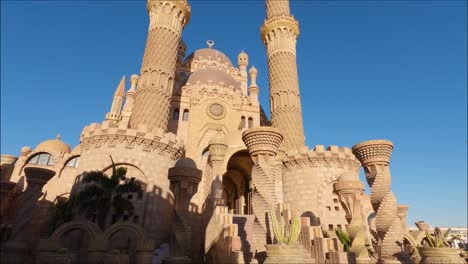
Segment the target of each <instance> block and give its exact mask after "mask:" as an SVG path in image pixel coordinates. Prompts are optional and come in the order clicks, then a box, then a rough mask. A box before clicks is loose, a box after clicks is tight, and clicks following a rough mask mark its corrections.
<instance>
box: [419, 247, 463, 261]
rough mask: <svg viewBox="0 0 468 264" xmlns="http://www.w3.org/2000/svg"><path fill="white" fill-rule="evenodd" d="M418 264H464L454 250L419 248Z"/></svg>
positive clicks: (456, 250)
mask: <svg viewBox="0 0 468 264" xmlns="http://www.w3.org/2000/svg"><path fill="white" fill-rule="evenodd" d="M418 251H419V255H421V261H420V262H419V263H420V264H445V263H453V264H466V261H465V260H464V259H463V258H462V257H460V255H459V253H458V251H459V250H458V249H456V248H434V247H419V248H418Z"/></svg>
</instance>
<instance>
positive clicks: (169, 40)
mask: <svg viewBox="0 0 468 264" xmlns="http://www.w3.org/2000/svg"><path fill="white" fill-rule="evenodd" d="M148 13H149V18H150V25H149V31H148V39H147V42H146V48H145V53H144V56H143V63H142V65H141V70H140V75H141V77H140V79H139V81H138V90H137V92H136V96H135V105H134V108H133V113H132V117H131V119H130V125H131V127H133V128H137V127H138V126H144V127H145V128H146V129H148V130H149V131H152V130H154V129H156V128H161V129H163V130H166V129H167V123H168V120H169V104H170V102H171V97H172V90H173V85H174V75H175V67H176V61H177V52H178V47H179V43H180V42H181V34H182V30H183V28H184V27H185V25H186V24H187V23H188V20H189V19H190V6H189V4H188V2H187V0H174V1H167V0H166V1H164V0H162V1H161V0H148Z"/></svg>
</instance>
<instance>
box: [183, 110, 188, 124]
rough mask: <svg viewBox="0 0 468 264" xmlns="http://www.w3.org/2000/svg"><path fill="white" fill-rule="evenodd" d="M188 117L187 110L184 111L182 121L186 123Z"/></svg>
mask: <svg viewBox="0 0 468 264" xmlns="http://www.w3.org/2000/svg"><path fill="white" fill-rule="evenodd" d="M188 115H189V111H188V109H185V110H184V114H183V115H182V121H187V120H188Z"/></svg>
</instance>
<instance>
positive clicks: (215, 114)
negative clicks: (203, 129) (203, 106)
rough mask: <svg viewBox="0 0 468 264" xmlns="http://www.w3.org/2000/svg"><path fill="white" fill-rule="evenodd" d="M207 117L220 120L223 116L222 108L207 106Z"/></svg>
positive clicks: (215, 105) (219, 105) (213, 105)
mask: <svg viewBox="0 0 468 264" xmlns="http://www.w3.org/2000/svg"><path fill="white" fill-rule="evenodd" d="M207 112H208V115H209V116H210V117H211V118H213V119H222V118H223V117H224V116H225V114H226V113H225V111H224V106H223V105H221V104H219V103H214V104H211V105H210V106H208V111H207Z"/></svg>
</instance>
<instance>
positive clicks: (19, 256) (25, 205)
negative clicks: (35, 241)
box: [2, 167, 55, 264]
mask: <svg viewBox="0 0 468 264" xmlns="http://www.w3.org/2000/svg"><path fill="white" fill-rule="evenodd" d="M24 173H25V174H26V181H27V183H28V186H27V187H26V190H25V191H24V192H23V193H21V194H20V196H18V199H17V200H15V203H16V204H17V206H18V210H17V211H16V215H15V222H14V223H15V224H14V225H13V231H12V241H8V242H7V243H5V244H4V245H3V249H2V251H3V252H4V257H5V263H10V264H16V263H18V264H19V263H25V261H26V260H27V257H28V254H29V250H30V248H29V245H28V241H30V240H31V239H32V238H31V237H28V235H29V228H28V226H29V223H30V222H31V219H32V217H33V214H34V211H35V209H36V207H37V200H38V199H39V197H40V196H41V195H42V188H43V187H44V185H45V184H46V183H47V182H48V181H49V180H50V179H51V178H52V177H53V176H54V175H55V171H52V170H48V169H44V168H37V167H26V168H25V169H24Z"/></svg>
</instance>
